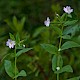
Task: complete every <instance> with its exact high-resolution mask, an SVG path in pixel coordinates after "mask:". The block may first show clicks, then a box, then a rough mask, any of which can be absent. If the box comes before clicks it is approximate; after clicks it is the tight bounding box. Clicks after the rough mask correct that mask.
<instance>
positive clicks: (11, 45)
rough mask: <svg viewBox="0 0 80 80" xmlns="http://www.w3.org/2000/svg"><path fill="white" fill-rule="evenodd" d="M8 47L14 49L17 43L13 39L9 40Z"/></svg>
mask: <svg viewBox="0 0 80 80" xmlns="http://www.w3.org/2000/svg"><path fill="white" fill-rule="evenodd" d="M6 46H9V48H14V46H15V41H12V40H11V39H8V41H7V42H6Z"/></svg>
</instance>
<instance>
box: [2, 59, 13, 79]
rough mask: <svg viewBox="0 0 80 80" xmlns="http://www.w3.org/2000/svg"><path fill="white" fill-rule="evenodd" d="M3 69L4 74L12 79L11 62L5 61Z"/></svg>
mask: <svg viewBox="0 0 80 80" xmlns="http://www.w3.org/2000/svg"><path fill="white" fill-rule="evenodd" d="M4 67H5V71H6V73H7V74H8V75H9V76H10V77H11V78H13V77H14V69H13V67H12V64H11V61H9V60H5V63H4Z"/></svg>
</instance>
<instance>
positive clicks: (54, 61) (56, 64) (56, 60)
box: [52, 55, 73, 73]
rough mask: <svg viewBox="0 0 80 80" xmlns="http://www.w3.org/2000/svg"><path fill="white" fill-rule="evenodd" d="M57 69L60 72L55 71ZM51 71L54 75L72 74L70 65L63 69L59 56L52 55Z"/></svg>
mask: <svg viewBox="0 0 80 80" xmlns="http://www.w3.org/2000/svg"><path fill="white" fill-rule="evenodd" d="M57 67H60V70H58V71H57V69H56V68H57ZM52 70H53V71H54V73H63V72H73V70H72V67H71V66H70V65H66V66H64V67H63V59H62V56H61V55H54V56H53V58H52Z"/></svg>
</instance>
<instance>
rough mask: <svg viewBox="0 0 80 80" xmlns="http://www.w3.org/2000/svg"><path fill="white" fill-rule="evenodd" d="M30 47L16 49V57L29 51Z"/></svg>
mask: <svg viewBox="0 0 80 80" xmlns="http://www.w3.org/2000/svg"><path fill="white" fill-rule="evenodd" d="M31 49H32V48H25V49H22V50H20V51H18V52H17V54H16V57H18V56H20V55H21V54H22V53H25V52H27V51H29V50H31Z"/></svg>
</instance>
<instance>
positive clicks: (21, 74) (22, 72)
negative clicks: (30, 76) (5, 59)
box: [14, 70, 27, 78]
mask: <svg viewBox="0 0 80 80" xmlns="http://www.w3.org/2000/svg"><path fill="white" fill-rule="evenodd" d="M19 76H27V74H26V72H25V71H24V70H21V71H20V72H19V73H18V74H17V75H16V76H15V77H14V78H17V77H19Z"/></svg>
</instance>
